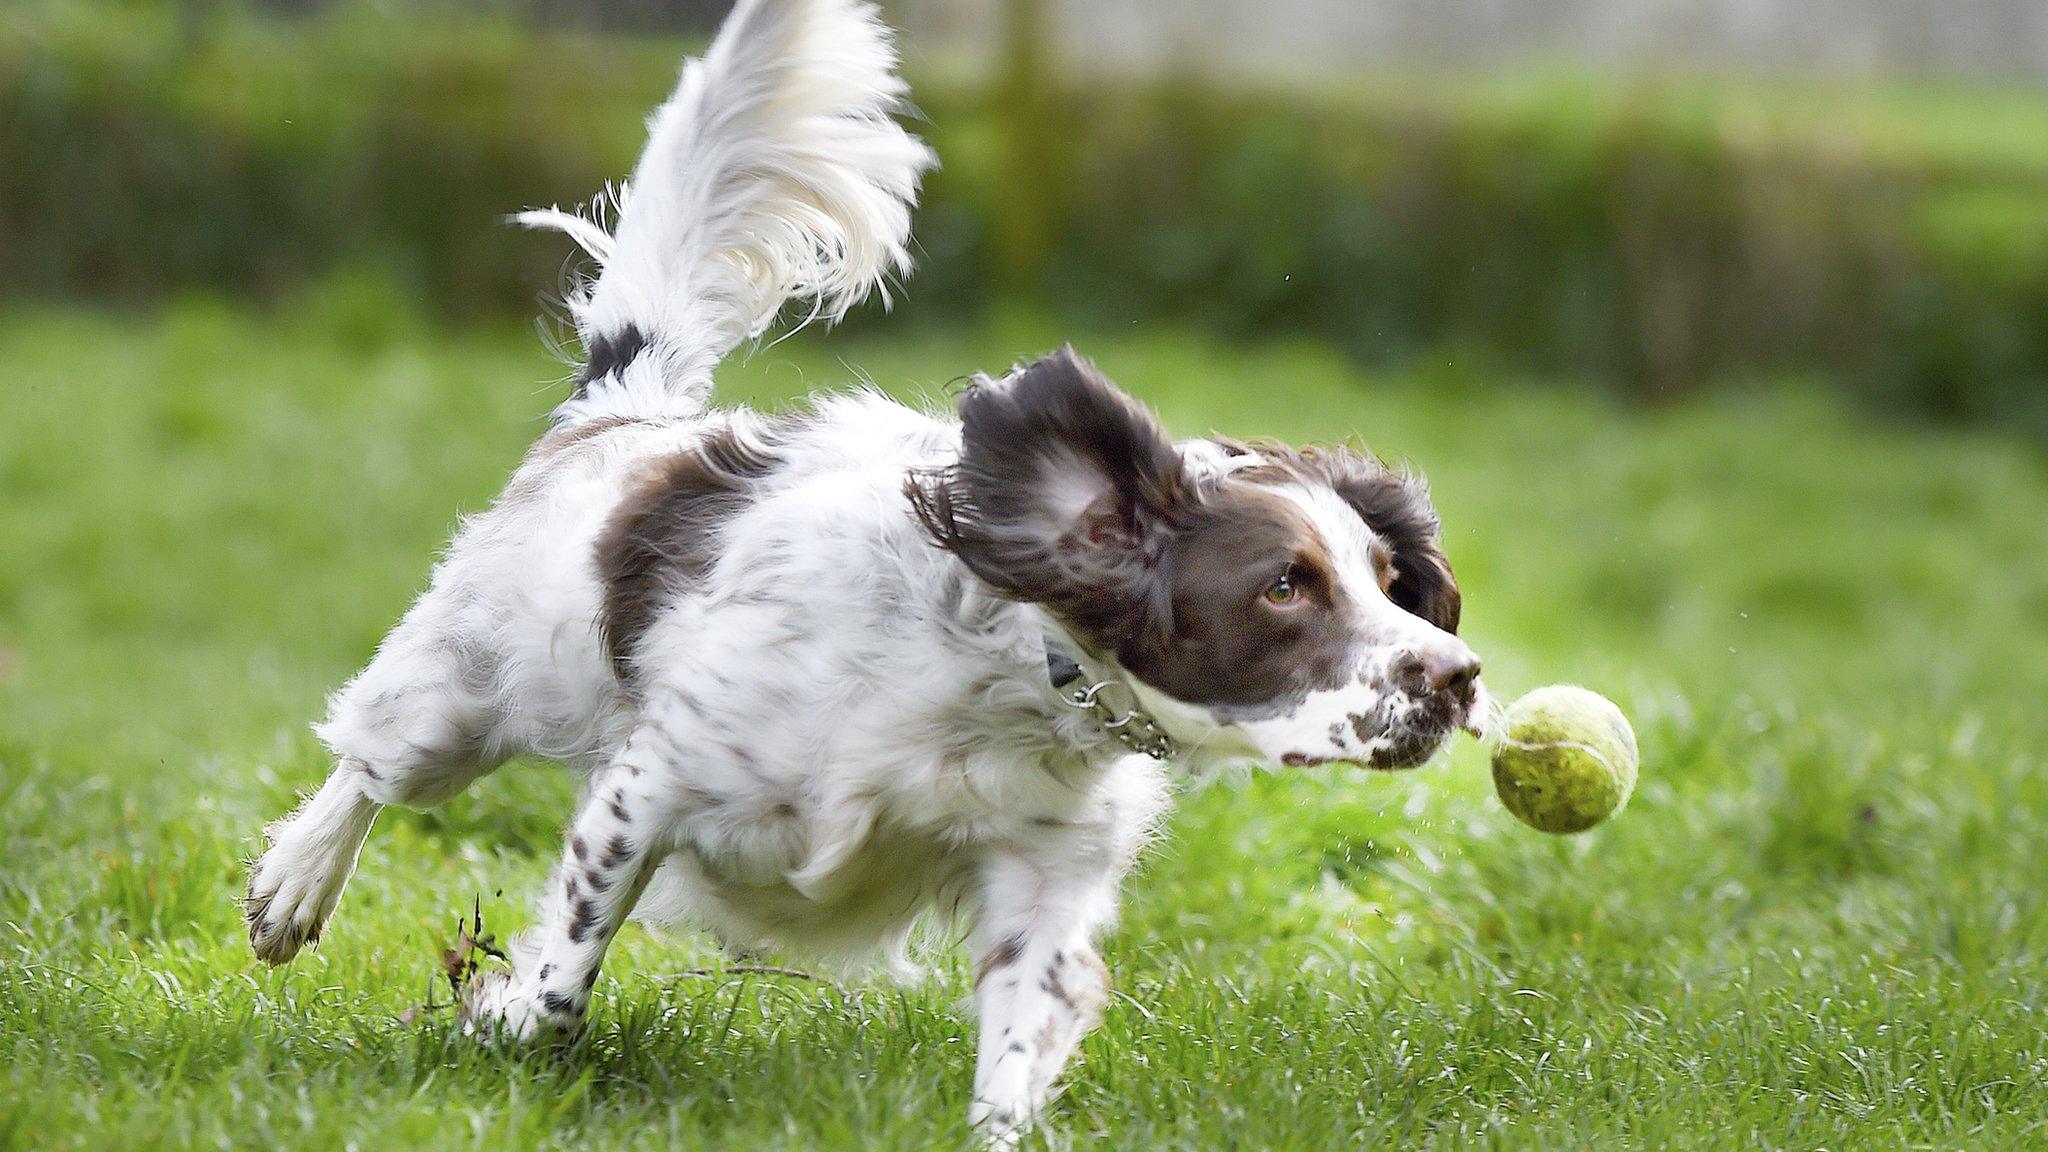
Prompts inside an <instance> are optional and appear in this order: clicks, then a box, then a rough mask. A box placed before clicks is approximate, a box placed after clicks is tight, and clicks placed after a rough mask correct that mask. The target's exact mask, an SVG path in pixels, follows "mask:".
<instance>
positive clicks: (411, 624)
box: [243, 602, 504, 964]
mask: <svg viewBox="0 0 2048 1152" xmlns="http://www.w3.org/2000/svg"><path fill="white" fill-rule="evenodd" d="M433 606H434V605H432V604H431V603H430V602H423V603H422V605H420V606H416V607H415V609H414V611H413V613H412V614H410V615H409V616H408V617H407V619H406V620H405V621H404V622H403V623H401V624H400V625H399V627H398V628H397V629H396V630H394V631H393V633H392V634H391V635H390V636H389V637H387V638H386V640H385V642H384V644H383V646H382V647H381V648H380V649H379V650H378V653H377V658H376V659H374V660H372V661H371V662H370V666H369V667H368V668H365V669H364V670H363V672H362V673H361V674H360V675H358V676H357V677H356V678H355V679H354V680H352V681H350V682H349V684H348V686H347V687H345V688H343V689H342V690H341V691H340V692H339V693H337V694H336V695H335V697H334V701H333V704H332V706H331V707H330V708H329V711H328V717H327V720H326V722H325V723H323V724H320V725H319V726H318V727H317V729H316V730H317V731H318V733H319V735H320V738H321V739H322V740H324V741H325V742H326V743H327V745H328V747H329V748H331V749H333V751H334V753H335V756H336V758H337V763H336V764H335V767H334V771H333V772H332V773H331V774H329V776H328V777H327V782H326V783H324V784H322V785H321V786H320V789H319V791H317V792H315V793H314V794H313V795H312V796H310V797H308V798H307V799H306V801H305V803H303V804H301V805H300V806H299V808H298V810H297V811H296V812H294V813H292V814H291V815H290V816H289V817H286V818H285V819H283V820H280V821H278V822H277V823H275V824H272V825H270V827H269V828H267V829H265V832H266V833H267V835H268V837H269V846H268V847H267V848H266V849H265V851H264V853H263V856H262V857H261V858H260V859H259V860H257V861H256V863H255V865H254V866H253V867H251V868H250V871H249V891H248V895H247V896H246V897H245V898H244V901H243V916H244V918H245V919H246V920H247V921H248V925H249V944H250V946H251V947H252V948H253V949H255V952H256V955H257V957H258V958H260V959H262V960H264V961H266V962H267V963H270V964H282V963H284V962H285V961H287V960H290V959H291V958H292V957H293V956H296V955H297V954H298V952H299V950H300V949H301V948H303V947H305V946H306V945H307V944H310V943H312V942H314V941H316V940H318V939H319V938H320V931H321V929H322V928H323V927H324V926H325V925H326V923H327V918H328V916H329V915H331V914H332V913H333V912H334V906H335V903H336V902H337V901H339V900H340V899H341V890H342V887H343V886H344V885H345V884H347V883H348V878H349V874H350V873H352V872H354V871H355V866H356V856H357V854H358V853H360V852H361V850H362V847H363V840H364V838H365V837H367V836H368V835H369V834H370V825H371V823H372V822H373V821H374V820H375V819H376V816H377V810H378V809H379V808H381V807H383V806H384V805H387V804H398V805H403V806H405V807H409V808H429V807H433V806H434V805H437V804H440V803H441V802H443V801H445V800H448V799H450V798H451V797H453V796H455V795H457V794H458V793H460V792H461V791H462V790H463V789H464V788H466V787H468V786H469V784H470V783H471V782H472V781H474V780H476V779H477V778H478V777H480V776H483V775H485V774H486V773H488V772H490V771H491V769H493V768H495V767H497V766H498V764H499V763H501V762H502V761H503V759H504V751H503V750H502V749H498V748H497V747H495V742H494V741H493V740H492V738H491V733H492V731H493V729H494V725H495V723H496V712H495V707H494V704H493V700H494V699H495V695H496V684H495V680H494V677H493V676H492V674H491V669H492V666H493V661H491V660H488V659H484V658H482V657H481V656H480V655H479V654H478V652H477V651H476V650H475V649H474V648H473V647H466V646H464V645H462V644H458V643H451V642H450V637H453V636H459V635H461V633H459V632H457V631H456V630H455V629H453V628H450V627H448V626H447V623H446V621H444V620H440V619H437V618H436V617H435V615H434V614H433V613H432V612H431V611H429V610H428V609H430V608H432V607H433Z"/></svg>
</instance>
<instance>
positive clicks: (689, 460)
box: [597, 417, 799, 682]
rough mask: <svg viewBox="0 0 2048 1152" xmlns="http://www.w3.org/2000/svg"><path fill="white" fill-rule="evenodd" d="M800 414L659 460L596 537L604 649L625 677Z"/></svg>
mask: <svg viewBox="0 0 2048 1152" xmlns="http://www.w3.org/2000/svg"><path fill="white" fill-rule="evenodd" d="M796 419H799V418H798V417H782V418H780V419H778V420H773V421H768V422H765V423H763V424H760V425H758V426H755V427H744V426H742V425H739V424H728V425H727V426H726V427H724V428H720V429H717V430H715V431H712V432H710V433H707V434H706V435H705V436H704V438H703V439H701V440H699V441H698V442H697V443H696V444H694V445H692V446H690V447H689V448H687V449H685V450H683V451H681V452H677V453H675V454H673V455H671V456H668V457H666V458H664V459H662V460H660V461H658V462H657V463H656V464H655V465H654V466H653V467H652V469H651V470H650V472H649V473H648V475H647V477H646V479H644V480H643V481H642V482H641V484H640V486H639V487H638V488H637V489H635V490H634V491H633V492H632V493H631V494H630V495H628V496H627V497H626V498H625V499H624V500H623V501H621V502H620V504H619V506H618V508H617V509H616V510H614V511H613V513H612V517H611V521H610V522H609V523H608V524H607V525H606V526H605V530H604V532H603V533H602V534H601V535H600V536H599V537H598V540H597V571H598V576H599V578H600V579H602V580H603V581H604V619H603V628H604V640H605V647H606V650H607V651H608V652H609V654H610V655H611V659H612V667H613V669H614V670H615V671H616V672H617V673H618V676H619V679H620V680H622V681H627V682H630V681H631V679H632V659H633V649H634V647H635V646H636V645H637V644H638V643H639V642H640V638H641V637H642V635H644V634H645V633H646V631H647V628H648V626H649V625H650V624H652V623H653V622H654V618H655V615H656V614H657V613H658V612H659V611H660V610H661V608H662V607H663V606H664V605H666V604H667V603H668V602H669V601H670V600H671V599H672V598H673V597H674V596H676V595H677V594H678V593H679V592H681V591H683V590H685V589H687V588H689V587H690V586H692V585H694V584H696V583H698V582H699V581H701V580H702V579H703V578H704V575H705V574H706V573H707V572H709V571H710V569H711V565H712V563H713V562H714V561H715V560H716V559H717V547H718V534H719V531H720V530H721V529H722V528H723V527H724V525H725V524H726V522H727V521H729V520H731V519H732V517H733V516H735V515H737V514H738V513H739V512H740V511H742V510H743V509H745V507H746V505H747V502H748V500H749V499H750V498H751V490H752V488H753V486H754V484H755V482H757V481H758V480H760V479H761V478H762V477H763V476H766V475H768V474H769V473H770V472H772V471H774V470H775V468H776V467H777V466H778V465H779V464H780V463H781V457H780V455H779V454H778V452H777V446H778V444H779V443H780V441H781V440H782V439H783V438H784V436H785V435H786V434H787V432H788V430H789V427H790V425H791V424H792V423H793V422H794V421H795V420H796Z"/></svg>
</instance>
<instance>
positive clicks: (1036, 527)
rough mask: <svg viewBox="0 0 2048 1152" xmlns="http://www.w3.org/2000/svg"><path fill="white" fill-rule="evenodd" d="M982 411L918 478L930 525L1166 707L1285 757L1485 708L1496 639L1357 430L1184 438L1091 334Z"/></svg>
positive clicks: (1454, 724) (1348, 755) (1394, 752)
mask: <svg viewBox="0 0 2048 1152" xmlns="http://www.w3.org/2000/svg"><path fill="white" fill-rule="evenodd" d="M960 415H961V421H962V444H961V453H960V459H959V462H958V464H957V465H955V466H954V467H952V468H949V469H947V470H945V471H944V472H941V473H938V474H934V475H930V476H926V477H922V478H920V479H919V480H918V481H916V482H914V483H913V486H912V493H911V495H912V500H913V503H914V504H915V505H916V508H917V510H918V514H919V516H920V517H921V518H922V519H923V521H924V523H925V525H926V527H927V528H928V529H929V530H930V532H931V533H932V535H933V537H934V539H936V540H937V541H938V542H939V544H940V545H941V546H942V547H944V548H946V549H947V550H948V551H950V552H952V553H953V555H955V556H956V557H958V558H959V560H960V562H961V563H962V564H964V565H966V567H967V568H968V569H969V570H971V571H972V572H973V573H974V574H975V575H976V576H978V577H980V578H981V579H982V580H983V581H985V582H986V583H987V584H989V585H990V586H991V587H993V588H994V589H995V590H996V591H997V592H999V593H1001V594H1002V595H1004V596H1007V597H1009V598H1011V599H1015V600H1019V601H1024V602H1028V603H1033V604H1039V605H1043V606H1044V607H1045V609H1046V610H1047V611H1049V612H1050V613H1051V614H1052V615H1053V616H1054V617H1055V618H1056V619H1057V620H1058V621H1059V622H1060V624H1061V625H1062V626H1063V627H1064V628H1065V629H1066V630H1067V631H1068V632H1070V633H1071V634H1072V635H1073V636H1074V638H1075V639H1077V640H1078V641H1080V642H1081V643H1082V644H1083V645H1084V646H1086V647H1087V648H1088V649H1089V650H1090V652H1091V653H1092V654H1093V655H1095V656H1097V657H1099V658H1101V659H1104V660H1113V661H1114V662H1115V663H1116V664H1117V665H1118V666H1119V667H1120V668H1121V670H1122V671H1123V672H1125V673H1126V674H1127V675H1128V676H1129V677H1130V678H1131V679H1132V681H1134V687H1135V688H1136V689H1137V690H1138V692H1139V694H1140V695H1141V696H1142V697H1143V698H1145V700H1146V702H1147V703H1148V705H1151V706H1152V709H1153V711H1154V712H1155V713H1156V714H1158V715H1160V716H1161V718H1162V719H1167V720H1169V721H1171V719H1173V718H1175V717H1179V718H1182V719H1184V720H1187V721H1200V722H1204V723H1203V726H1204V727H1209V726H1214V727H1215V728H1218V729H1221V730H1223V731H1225V732H1230V733H1235V734H1236V735H1237V736H1238V737H1240V738H1241V744H1242V746H1243V750H1245V751H1249V752H1251V753H1254V754H1256V755H1258V756H1260V757H1262V758H1264V759H1266V760H1268V761H1272V762H1279V763H1286V764H1314V763H1320V762H1323V761H1328V760H1349V761H1355V762H1358V763H1361V764H1367V765H1370V766H1372V767H1376V768H1406V767H1412V766H1414V765H1416V764H1419V763H1421V762H1422V761H1423V760H1425V759H1427V758H1428V757H1429V755H1430V754H1431V753H1432V752H1434V751H1435V750H1436V749H1437V747H1438V746H1439V745H1441V744H1442V743H1443V741H1444V740H1445V738H1446V737H1448V736H1449V735H1450V733H1451V732H1452V731H1453V730H1455V729H1457V728H1460V727H1472V726H1473V725H1474V724H1475V723H1476V722H1477V717H1478V716H1479V715H1480V714H1481V711H1482V709H1483V708H1484V707H1485V705H1484V691H1483V689H1481V687H1480V685H1479V658H1478V657H1477V656H1475V655H1473V653H1472V650H1471V649H1470V648H1467V647H1466V646H1465V644H1464V642H1463V641H1461V640H1459V639H1458V637H1457V630H1458V614H1459V607H1460V599H1459V593H1458V585H1457V583H1456V581H1455V580H1454V579H1453V578H1452V576H1451V568H1450V565H1449V564H1448V563H1447V562H1446V561H1445V559H1444V554H1443V549H1442V545H1441V541H1440V538H1439V537H1440V533H1439V528H1438V522H1437V517H1436V512H1435V510H1434V509H1433V508H1432V506H1431V504H1430V501H1429V495H1428V492H1427V490H1426V489H1425V488H1424V487H1423V485H1422V484H1421V483H1420V482H1419V481H1418V480H1416V479H1414V478H1412V477H1410V476H1407V475H1404V474H1402V473H1400V472H1397V471H1394V470H1392V469H1390V468H1388V467H1387V466H1386V465H1384V464H1382V463H1381V462H1379V461H1378V460H1376V459H1374V458H1372V457H1370V456H1367V455H1364V454H1361V453H1357V452H1352V451H1348V450H1344V449H1295V448H1288V447H1284V446H1268V445H1258V446H1247V445H1243V444H1238V443H1234V442H1231V441H1225V440H1191V441H1184V442H1182V443H1180V444H1175V443H1174V442H1173V441H1172V440H1171V439H1169V438H1168V437H1167V435H1166V432H1165V430H1164V429H1163V428H1161V427H1160V425H1159V422H1158V421H1157V420H1156V419H1155V418H1154V417H1153V416H1152V414H1151V413H1150V412H1148V411H1146V410H1145V408H1144V407H1142V406H1141V405H1139V404H1138V403H1137V402H1136V401H1134V400H1132V399H1131V398H1130V397H1129V396H1127V395H1125V394H1124V393H1123V392H1122V391H1120V390H1119V389H1118V388H1117V387H1116V386H1115V385H1114V384H1111V383H1110V382H1109V381H1108V380H1107V379H1105V378H1104V377H1103V376H1102V375H1101V373H1099V372H1098V371H1096V369H1095V368H1094V366H1093V365H1091V364H1089V363H1088V362H1087V361H1086V360H1083V359H1081V358H1080V357H1079V356H1077V355H1075V354H1074V353H1073V351H1072V350H1071V349H1064V350H1062V351H1060V352H1058V353H1055V354H1054V355H1052V356H1049V357H1046V358H1045V359H1043V360H1040V361H1038V362H1037V363H1035V364H1032V365H1031V366H1029V367H1028V368H1025V369H1022V370H1021V371H1019V372H1016V373H1014V374H1012V375H1011V376H1009V377H1007V378H1005V379H1003V380H1001V381H989V382H983V383H981V384H979V385H977V386H976V387H975V388H973V389H972V390H971V391H969V392H968V393H967V394H966V395H965V396H964V397H963V398H962V399H961V402H960ZM1169 727H1172V724H1171V723H1169Z"/></svg>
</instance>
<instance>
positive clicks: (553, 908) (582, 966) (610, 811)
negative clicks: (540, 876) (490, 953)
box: [462, 748, 673, 1040]
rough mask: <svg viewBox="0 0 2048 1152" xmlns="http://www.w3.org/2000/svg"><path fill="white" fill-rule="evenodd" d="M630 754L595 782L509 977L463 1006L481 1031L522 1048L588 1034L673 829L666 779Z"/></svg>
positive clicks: (489, 977) (481, 980)
mask: <svg viewBox="0 0 2048 1152" xmlns="http://www.w3.org/2000/svg"><path fill="white" fill-rule="evenodd" d="M633 756H634V752H633V750H632V749H630V748H629V749H628V750H627V751H626V753H625V754H623V755H622V756H621V757H620V759H619V760H618V761H616V762H614V763H613V764H612V765H611V766H610V767H608V768H606V769H605V770H604V771H603V772H602V773H601V774H599V775H598V776H597V777H596V778H595V779H594V780H593V781H592V782H591V787H590V788H589V790H588V791H587V793H586V794H585V796H584V798H583V804H582V807H581V808H580V809H579V810H578V812H577V813H576V819H575V821H574V823H573V825H572V826H571V828H570V833H569V842H568V844H567V846H566V848H565V849H564V851H563V856H562V863H561V866H560V867H559V868H558V869H557V870H556V872H555V875H554V877H553V878H552V879H551V880H550V881H549V884H550V885H552V886H553V890H552V891H550V892H549V893H548V894H547V895H546V897H545V898H543V899H542V901H541V909H542V912H541V920H540V923H538V924H536V925H535V926H534V927H533V928H532V929H531V930H529V932H528V933H527V934H525V935H524V936H523V937H522V938H521V939H520V941H519V942H518V943H517V944H516V945H515V947H514V967H513V969H512V970H511V971H509V972H506V971H495V972H487V973H485V974H483V975H482V976H479V977H478V978H477V979H476V980H474V981H473V982H472V983H471V984H470V985H469V987H468V988H467V989H466V990H465V993H464V997H463V1005H462V1012H463V1019H464V1023H465V1025H466V1026H467V1027H469V1028H470V1029H471V1030H473V1031H477V1032H482V1033H484V1034H487V1035H491V1036H497V1037H503V1038H506V1039H514V1040H528V1039H536V1038H547V1037H564V1038H565V1037H569V1036H573V1035H574V1034H575V1033H576V1032H577V1030H578V1029H580V1028H581V1027H582V1024H583V1017H584V1013H585V1012H586V1011H587V1010H588V1008H589V1006H590V990H591V988H592V987H593V986H594V985H595V984H596V983H597V972H598V965H599V964H600V963H602V962H603V960H604V954H605V949H606V948H607V947H609V946H610V945H611V942H612V937H614V936H616V935H617V934H618V931H619V929H620V927H622V926H623V925H624V924H625V922H626V916H627V915H628V914H629V913H630V912H632V910H633V904H634V902H635V901H637V900H638V899H639V898H640V893H641V891H642V890H643V889H645V888H646V886H647V881H648V878H649V877H650V876H652V875H653V873H654V868H655V865H656V864H657V863H659V862H660V859H661V856H662V853H664V852H665V851H666V850H667V848H668V844H669V836H670V832H669V829H670V828H672V827H673V822H672V812H671V808H672V805H671V804H670V802H669V801H670V793H669V792H668V791H667V790H665V789H664V788H663V787H662V786H661V784H660V781H661V780H662V779H663V778H664V774H663V773H662V772H660V771H657V770H654V769H653V768H652V767H651V766H647V765H642V764H640V763H638V762H636V761H635V760H634V759H633Z"/></svg>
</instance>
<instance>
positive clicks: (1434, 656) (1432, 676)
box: [1416, 644, 1480, 694]
mask: <svg viewBox="0 0 2048 1152" xmlns="http://www.w3.org/2000/svg"><path fill="white" fill-rule="evenodd" d="M1416 657H1417V662H1418V663H1420V664H1421V665H1422V682H1423V683H1424V684H1427V685H1428V686H1429V690H1430V691H1431V692H1453V693H1461V694H1462V693H1464V692H1465V691H1467V690H1469V689H1470V688H1471V687H1472V682H1473V681H1475V680H1477V679H1479V663H1480V661H1479V654H1478V653H1476V652H1474V651H1472V650H1471V649H1470V648H1467V647H1465V646H1464V645H1463V644H1450V645H1443V646H1437V645H1430V646H1428V647H1426V648H1424V649H1423V650H1422V651H1420V652H1418V653H1416Z"/></svg>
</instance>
